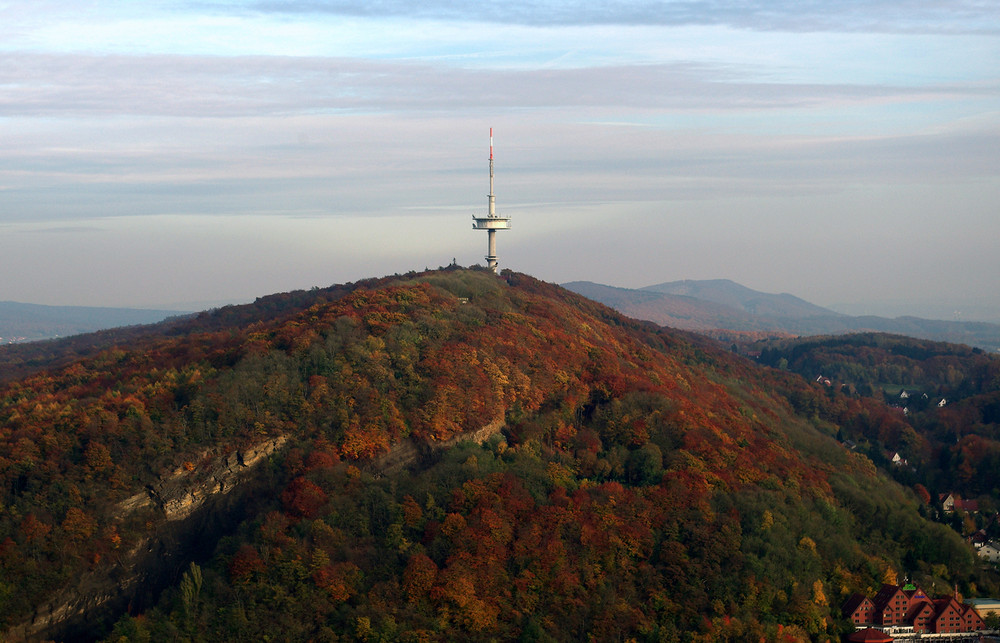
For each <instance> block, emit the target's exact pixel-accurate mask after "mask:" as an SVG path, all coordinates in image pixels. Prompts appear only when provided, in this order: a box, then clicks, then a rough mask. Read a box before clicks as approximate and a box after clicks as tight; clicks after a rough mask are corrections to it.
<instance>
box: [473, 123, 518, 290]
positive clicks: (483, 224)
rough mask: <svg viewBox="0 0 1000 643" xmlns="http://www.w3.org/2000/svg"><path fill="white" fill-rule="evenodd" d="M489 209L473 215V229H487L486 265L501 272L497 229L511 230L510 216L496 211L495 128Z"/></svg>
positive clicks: (491, 129) (491, 134) (491, 158)
mask: <svg viewBox="0 0 1000 643" xmlns="http://www.w3.org/2000/svg"><path fill="white" fill-rule="evenodd" d="M487 198H488V199H489V209H488V210H487V212H486V216H485V217H477V216H476V215H472V229H473V230H486V232H487V234H488V235H489V245H488V254H487V255H486V267H487V268H489V269H490V270H492V271H493V272H495V273H499V272H500V266H499V264H498V262H497V230H510V217H501V216H499V215H497V212H496V196H494V194H493V128H492V127H491V128H490V193H489V194H488V195H487Z"/></svg>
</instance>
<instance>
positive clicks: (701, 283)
mask: <svg viewBox="0 0 1000 643" xmlns="http://www.w3.org/2000/svg"><path fill="white" fill-rule="evenodd" d="M563 286H564V287H565V288H566V289H568V290H572V291H573V292H575V293H578V294H580V295H583V296H584V297H587V298H589V299H593V300H595V301H599V302H601V303H603V304H605V305H607V306H611V307H612V308H614V309H615V310H618V311H619V312H622V313H624V314H625V315H628V316H630V317H635V318H637V319H645V320H648V321H651V322H654V323H656V324H660V325H661V326H670V327H672V328H681V329H685V330H693V331H697V332H702V333H708V334H717V333H715V331H735V332H738V333H761V334H778V335H837V334H842V333H853V332H864V331H876V332H883V333H893V334H897V335H907V336H909V337H916V338H920V339H932V340H937V341H946V342H952V343H958V344H968V345H969V346H975V347H978V348H983V349H986V350H990V351H996V350H1000V324H991V323H987V322H959V321H940V320H931V319H922V318H919V317H896V318H894V319H889V318H886V317H877V316H873V315H865V316H859V317H855V316H852V315H844V314H841V313H837V312H835V311H832V310H830V309H828V308H823V307H822V306H817V305H815V304H811V303H809V302H807V301H805V300H803V299H800V298H798V297H796V296H794V295H789V294H787V293H783V294H779V295H775V294H770V293H763V292H759V291H757V290H753V289H751V288H747V287H746V286H742V285H740V284H738V283H735V282H733V281H730V280H728V279H710V280H684V281H671V282H667V283H662V284H657V285H655V286H647V287H645V288H639V289H631V288H617V287H614V286H605V285H602V284H597V283H593V282H590V281H574V282H571V283H567V284H563Z"/></svg>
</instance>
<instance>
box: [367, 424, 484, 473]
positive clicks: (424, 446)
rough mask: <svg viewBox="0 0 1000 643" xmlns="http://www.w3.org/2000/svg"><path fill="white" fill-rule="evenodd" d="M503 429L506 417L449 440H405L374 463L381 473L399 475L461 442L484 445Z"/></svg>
mask: <svg viewBox="0 0 1000 643" xmlns="http://www.w3.org/2000/svg"><path fill="white" fill-rule="evenodd" d="M503 427H504V416H503V415H501V416H500V417H498V418H496V419H495V420H493V421H492V422H490V423H489V424H486V425H484V426H482V427H480V428H478V429H476V430H474V431H466V432H465V433H460V434H458V435H456V436H454V437H452V438H450V439H448V440H442V441H440V442H432V443H425V442H417V441H416V440H413V439H407V440H403V441H402V442H399V443H397V444H394V445H393V446H392V448H391V449H390V450H389V452H388V453H386V454H384V455H382V456H381V457H380V458H378V459H377V460H376V461H375V462H374V463H373V464H374V468H375V469H376V470H378V471H379V472H381V473H386V474H389V473H397V472H399V471H402V470H403V469H406V468H408V467H412V466H413V465H415V464H417V463H419V462H420V461H421V460H423V459H425V458H428V457H432V456H433V455H434V454H435V453H439V452H441V451H445V450H447V449H450V448H451V447H453V446H455V445H456V444H458V443H459V442H466V441H470V442H477V443H479V444H482V443H483V442H486V441H487V440H489V439H490V438H491V437H493V436H494V435H496V434H498V433H500V430H501V429H503Z"/></svg>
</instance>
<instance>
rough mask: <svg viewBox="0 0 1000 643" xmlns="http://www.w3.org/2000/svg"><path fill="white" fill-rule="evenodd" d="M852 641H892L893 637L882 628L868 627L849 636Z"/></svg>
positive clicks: (872, 642) (862, 642) (875, 642)
mask: <svg viewBox="0 0 1000 643" xmlns="http://www.w3.org/2000/svg"><path fill="white" fill-rule="evenodd" d="M847 640H848V641H852V643H892V640H893V638H892V637H891V636H889V635H888V634H886V633H885V632H883V631H881V630H876V629H875V628H872V627H866V628H865V629H863V630H858V631H857V632H855V633H854V634H851V635H850V636H848V637H847Z"/></svg>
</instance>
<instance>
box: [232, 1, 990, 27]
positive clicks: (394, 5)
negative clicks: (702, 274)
mask: <svg viewBox="0 0 1000 643" xmlns="http://www.w3.org/2000/svg"><path fill="white" fill-rule="evenodd" d="M214 6H220V5H214ZM221 6H222V7H224V8H231V7H232V6H233V5H231V4H224V5H221ZM252 6H253V8H255V9H257V10H258V11H262V12H269V13H271V12H273V13H286V14H315V13H329V14H335V15H343V16H356V17H366V18H377V17H390V16H391V17H407V18H420V19H434V20H458V21H476V22H479V21H481V22H488V23H502V24H519V25H531V26H569V25H607V24H613V25H663V26H679V25H725V26H729V27H735V28H739V29H764V30H782V31H848V32H850V31H864V32H873V31H874V32H904V33H997V29H998V25H1000V21H998V18H997V13H996V7H995V6H991V3H988V2H977V1H976V0H965V1H959V2H947V3H943V2H939V3H933V2H925V1H923V0H910V1H902V2H901V1H894V0H882V1H869V0H839V1H838V0H834V1H826V0H811V1H806V2H802V1H798V0H795V1H789V0H763V1H758V2H744V1H742V0H728V1H727V0H711V1H707V2H706V1H667V2H664V1H663V0H622V1H618V2H590V1H588V0H577V1H572V0H561V1H555V2H548V1H537V0H536V1H534V2H531V1H527V2H525V1H517V0H512V1H509V2H488V3H469V2H461V1H456V0H431V1H427V2H410V1H407V0H388V1H386V2H360V3H359V2H352V1H351V0H328V1H325V2H299V1H290V2H282V1H278V0H275V1H270V2H260V3H256V4H254V5H252Z"/></svg>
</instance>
